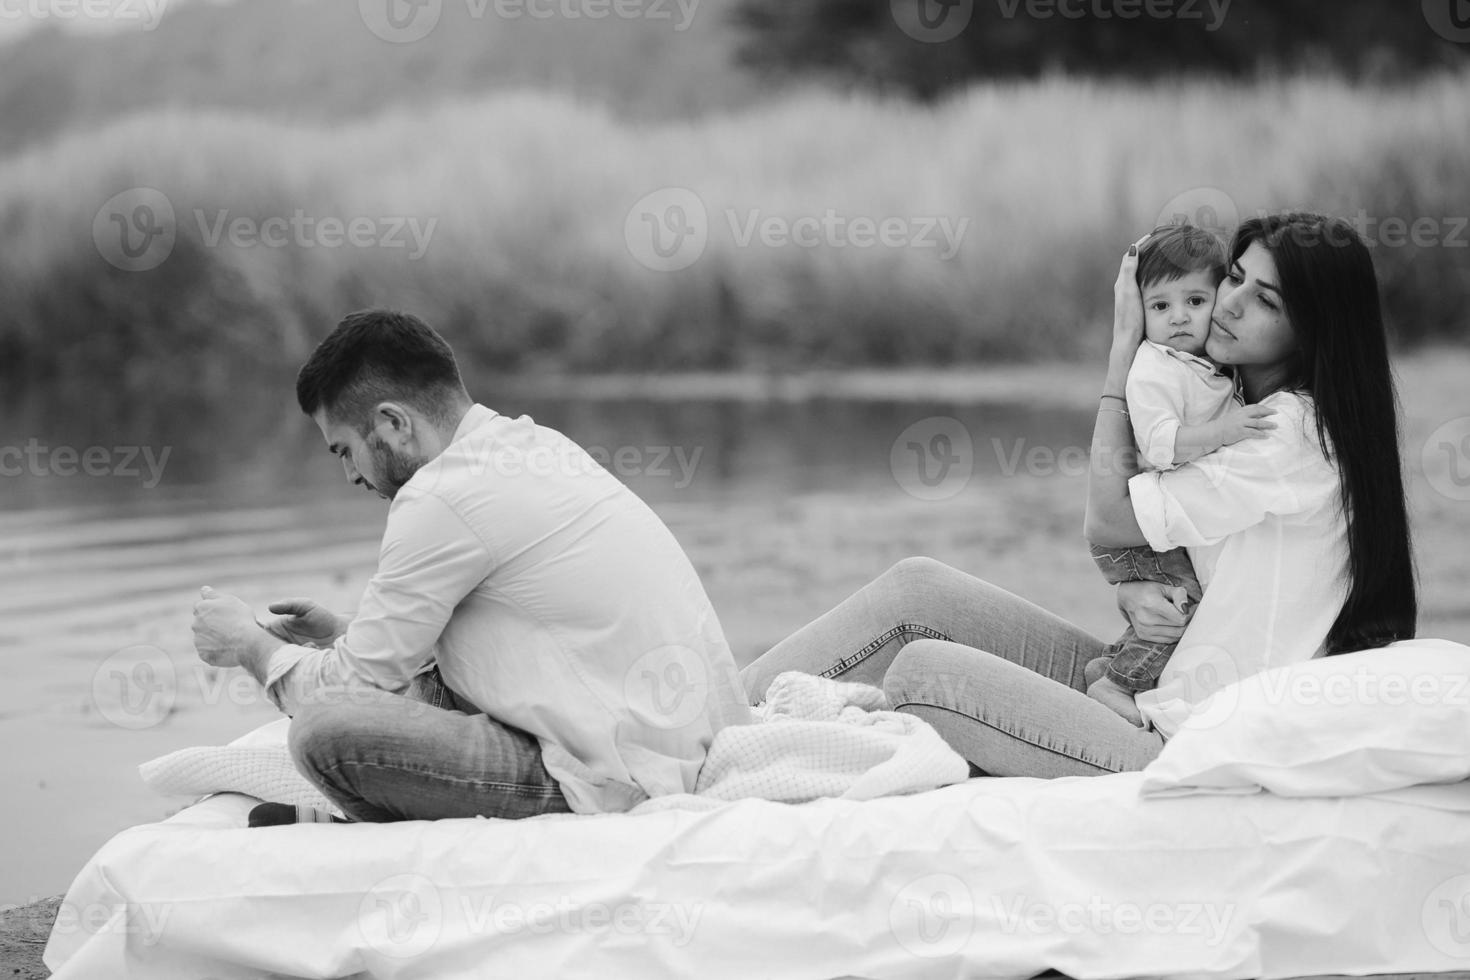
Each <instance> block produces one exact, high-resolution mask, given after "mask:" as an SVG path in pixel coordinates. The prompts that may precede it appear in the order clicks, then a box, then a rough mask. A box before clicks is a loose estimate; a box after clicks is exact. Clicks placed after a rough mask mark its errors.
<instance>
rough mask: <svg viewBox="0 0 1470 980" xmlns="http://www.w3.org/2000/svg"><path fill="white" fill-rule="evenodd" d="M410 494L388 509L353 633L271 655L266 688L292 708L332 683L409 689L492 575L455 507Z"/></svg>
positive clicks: (277, 700)
mask: <svg viewBox="0 0 1470 980" xmlns="http://www.w3.org/2000/svg"><path fill="white" fill-rule="evenodd" d="M405 493H407V494H412V495H411V496H410V497H407V498H405V499H401V500H395V501H394V506H393V508H392V510H391V511H390V512H389V519H388V527H387V530H386V531H385V533H384V536H383V547H382V550H381V552H380V553H379V555H378V570H377V572H376V573H375V574H374V575H373V578H372V580H371V581H370V582H369V583H368V586H367V589H366V591H364V592H363V596H362V604H361V605H360V606H359V608H358V610H357V616H356V617H355V618H354V619H353V620H352V624H351V625H350V626H349V627H348V628H347V632H346V633H344V634H343V635H342V636H341V637H340V638H338V640H337V642H336V643H334V644H333V645H332V646H330V647H327V648H325V649H321V650H314V649H311V648H309V647H302V646H294V645H287V646H284V647H281V648H280V649H279V650H277V651H276V652H275V653H274V654H272V655H271V659H270V662H269V665H268V668H267V671H266V678H265V688H266V694H267V696H268V697H269V698H270V699H271V701H272V702H273V703H274V704H275V705H276V706H277V707H278V708H280V709H281V710H282V711H284V712H286V713H287V714H294V713H295V711H296V709H297V708H298V707H300V706H301V705H302V704H305V703H308V702H309V701H310V700H311V699H312V697H313V695H314V694H316V693H317V692H319V691H321V690H323V689H327V688H341V687H375V688H378V689H380V690H384V691H390V692H395V693H399V692H402V691H404V690H405V689H406V688H407V687H408V685H409V682H410V681H411V680H412V679H413V677H414V675H415V674H417V673H418V672H419V671H420V670H421V669H422V668H423V667H424V665H425V664H427V663H428V662H429V661H430V660H431V659H433V657H434V648H435V644H436V643H437V642H438V640H439V637H440V635H441V634H442V633H443V632H444V627H445V625H446V624H447V623H448V622H449V617H450V616H451V615H452V614H453V613H454V609H455V607H456V606H458V605H459V603H460V602H461V600H463V599H464V597H465V596H467V595H469V594H470V592H471V591H473V590H474V588H475V587H476V586H477V585H479V584H480V583H481V582H483V581H484V580H485V578H486V577H487V576H488V575H489V574H490V572H491V570H492V561H491V556H490V553H489V551H488V550H487V549H486V547H485V545H484V543H483V542H482V541H481V540H480V538H479V536H478V535H476V534H475V532H474V530H473V529H472V528H470V527H469V526H468V525H467V524H465V522H464V520H463V519H462V518H460V516H459V515H458V513H456V512H455V510H454V508H453V507H451V506H450V505H449V504H448V503H446V502H445V501H444V500H442V499H441V498H439V497H438V496H436V495H434V494H429V493H422V492H416V491H411V490H409V489H408V488H405V489H404V490H402V491H400V496H402V495H403V494H405Z"/></svg>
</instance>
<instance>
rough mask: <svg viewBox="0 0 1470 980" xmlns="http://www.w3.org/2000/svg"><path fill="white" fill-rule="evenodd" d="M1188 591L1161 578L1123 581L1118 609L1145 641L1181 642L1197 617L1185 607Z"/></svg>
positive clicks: (1119, 588)
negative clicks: (1191, 620)
mask: <svg viewBox="0 0 1470 980" xmlns="http://www.w3.org/2000/svg"><path fill="white" fill-rule="evenodd" d="M1188 602H1189V594H1188V593H1187V592H1185V591H1184V589H1183V588H1181V587H1180V586H1177V585H1176V586H1169V585H1164V584H1162V583H1160V582H1124V583H1123V584H1122V585H1120V586H1118V609H1119V610H1121V611H1122V613H1123V615H1124V616H1125V617H1126V618H1127V620H1128V622H1129V623H1131V624H1133V631H1134V632H1135V633H1137V634H1138V638H1139V639H1140V640H1143V641H1144V642H1145V643H1178V642H1179V638H1180V637H1181V636H1183V635H1184V627H1185V626H1187V625H1189V621H1190V619H1191V618H1193V617H1194V610H1193V609H1190V610H1189V611H1188V612H1186V611H1185V609H1184V607H1185V606H1186V605H1187V604H1188Z"/></svg>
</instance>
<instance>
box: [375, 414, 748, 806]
mask: <svg viewBox="0 0 1470 980" xmlns="http://www.w3.org/2000/svg"><path fill="white" fill-rule="evenodd" d="M445 604H452V606H450V608H449V609H444V608H437V607H442V606H444V605H445ZM375 606H376V607H380V608H372V607H375ZM446 611H447V612H448V613H449V615H448V621H447V623H446V624H445V625H444V626H443V630H442V634H441V635H440V636H439V637H438V638H437V642H436V643H434V645H433V650H432V656H434V657H435V658H436V659H437V661H438V666H439V670H440V673H441V675H442V677H443V679H444V681H445V683H447V684H448V685H449V686H450V688H452V689H453V690H454V691H455V692H456V693H457V694H458V695H460V696H461V697H463V698H464V699H466V700H468V701H470V702H472V703H473V704H474V705H475V706H476V707H478V708H480V709H481V710H482V711H484V712H485V713H486V714H488V715H490V716H491V717H493V718H495V719H497V720H498V721H501V722H503V723H505V724H508V725H513V726H515V727H518V728H521V729H524V730H525V731H527V732H529V733H530V734H532V735H534V736H535V737H536V738H537V739H538V741H539V742H540V743H541V748H542V760H543V762H544V763H545V765H546V768H547V770H548V771H549V772H550V773H551V774H552V775H553V776H554V777H555V778H556V779H557V781H558V783H560V785H561V787H562V791H563V793H564V794H565V795H566V797H567V801H568V803H569V804H570V805H571V806H572V808H573V809H574V810H576V811H579V812H601V811H618V810H624V809H627V808H628V807H630V806H633V805H635V804H637V803H638V802H641V801H642V800H643V799H644V798H645V797H646V796H657V795H664V794H668V793H680V792H692V791H693V789H694V783H695V778H696V776H697V775H698V772H699V768H700V765H701V764H702V763H703V761H704V754H705V751H706V749H707V748H708V746H709V743H710V741H711V740H712V739H713V737H714V735H715V733H716V732H718V731H719V730H720V729H721V728H723V727H724V726H726V725H729V724H744V723H747V722H748V721H749V720H750V715H749V710H748V707H747V701H746V696H745V692H744V688H743V686H742V685H741V683H740V679H739V674H738V671H737V669H736V666H735V662H734V659H733V657H732V655H731V653H730V650H729V646H728V644H727V643H726V641H725V637H724V633H723V630H722V629H721V627H720V623H719V619H718V617H717V616H716V614H715V611H714V609H713V608H712V606H711V605H710V602H709V599H708V597H707V596H706V594H705V592H704V588H703V586H702V585H701V584H700V581H699V577H698V575H697V574H696V572H695V570H694V568H693V566H692V565H691V563H690V562H689V559H688V557H687V556H686V555H685V554H684V552H683V550H682V549H681V548H680V547H679V544H678V542H677V541H676V540H675V539H674V537H673V535H672V534H671V533H670V531H669V530H668V528H667V527H666V526H665V525H664V524H663V522H662V521H661V520H659V518H658V517H657V516H656V515H655V514H654V513H653V511H652V510H650V509H649V508H648V506H647V505H646V504H644V503H643V501H641V500H640V499H639V498H638V497H637V496H636V495H635V494H634V493H633V492H632V491H630V490H628V489H627V488H626V487H625V486H623V485H622V484H621V483H619V482H618V481H617V480H616V479H615V478H614V477H613V476H612V475H611V474H609V473H608V472H607V471H606V470H604V469H602V467H600V466H598V465H597V463H596V462H595V461H594V460H592V459H591V457H590V456H588V455H587V454H586V453H585V452H584V451H582V449H581V448H580V447H578V446H577V445H576V444H575V443H573V442H572V441H571V440H569V439H567V438H566V437H565V436H563V435H562V434H561V433H559V432H557V431H555V430H553V429H549V428H546V427H545V426H538V425H536V424H535V423H534V422H533V421H532V420H531V419H530V418H529V417H526V416H522V417H520V418H518V419H510V418H507V417H505V416H502V415H498V414H496V413H495V412H493V411H491V410H490V409H488V408H485V407H483V406H480V405H476V406H474V407H473V408H471V409H470V411H469V413H468V414H467V415H466V416H465V418H464V420H463V421H462V422H461V424H460V426H459V428H458V430H457V431H456V433H455V437H454V440H453V441H452V442H451V443H450V445H449V446H447V447H446V448H445V450H444V452H443V453H441V454H440V455H439V456H438V457H436V458H435V459H433V460H431V461H430V462H428V463H426V464H425V465H424V466H422V467H421V468H420V469H419V470H418V472H417V473H415V474H414V476H413V477H412V479H410V480H409V481H408V482H407V483H406V484H405V485H404V486H403V488H402V489H401V490H400V491H399V493H398V494H397V496H396V497H395V498H394V502H393V506H392V508H391V509H390V511H389V518H388V528H387V532H386V533H385V536H384V541H383V552H382V555H381V557H380V565H379V574H378V575H377V576H375V578H374V580H373V582H372V583H371V584H370V585H369V588H368V592H367V594H365V596H364V607H363V609H361V610H359V618H360V619H361V618H362V617H363V616H364V615H366V616H369V617H371V616H374V615H377V614H384V615H390V616H392V617H393V618H395V619H399V620H409V621H413V620H416V619H418V620H422V621H424V622H425V623H426V624H427V623H429V622H433V621H435V619H436V618H437V619H438V621H439V622H443V619H442V616H443V614H444V612H446ZM354 625H356V624H354ZM347 639H348V641H349V644H350V643H351V642H352V639H353V637H352V631H349V635H348V638H347Z"/></svg>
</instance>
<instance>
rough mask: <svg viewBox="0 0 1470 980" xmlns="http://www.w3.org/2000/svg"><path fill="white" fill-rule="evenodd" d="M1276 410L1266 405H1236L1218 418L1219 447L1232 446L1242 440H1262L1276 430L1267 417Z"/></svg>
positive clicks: (1274, 424)
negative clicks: (1268, 433)
mask: <svg viewBox="0 0 1470 980" xmlns="http://www.w3.org/2000/svg"><path fill="white" fill-rule="evenodd" d="M1275 414H1276V409H1274V408H1270V407H1269V406H1266V405H1237V406H1236V407H1235V408H1232V409H1231V410H1230V411H1228V412H1226V413H1225V414H1224V415H1222V416H1221V417H1220V445H1222V446H1233V445H1235V444H1236V443H1237V442H1240V441H1241V440H1243V439H1264V438H1266V435H1267V430H1269V429H1274V428H1276V423H1275V422H1272V421H1271V420H1270V418H1269V416H1272V415H1275Z"/></svg>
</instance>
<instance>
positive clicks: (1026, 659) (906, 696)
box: [740, 558, 1164, 777]
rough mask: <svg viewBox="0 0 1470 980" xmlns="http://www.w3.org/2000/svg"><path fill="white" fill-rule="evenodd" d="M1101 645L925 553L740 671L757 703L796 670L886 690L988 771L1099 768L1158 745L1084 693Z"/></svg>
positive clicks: (1132, 761)
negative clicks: (785, 674)
mask: <svg viewBox="0 0 1470 980" xmlns="http://www.w3.org/2000/svg"><path fill="white" fill-rule="evenodd" d="M1105 646H1106V644H1105V643H1103V641H1102V640H1099V639H1097V638H1096V637H1094V636H1092V635H1091V634H1089V633H1087V632H1085V631H1083V630H1081V629H1078V628H1077V627H1076V626H1073V625H1072V624H1071V623H1068V622H1067V621H1066V620H1064V619H1061V618H1059V617H1057V616H1054V615H1052V614H1051V613H1049V612H1047V611H1046V610H1044V609H1042V608H1040V607H1039V606H1035V605H1033V604H1031V603H1030V602H1027V601H1026V600H1025V599H1022V598H1020V597H1018V596H1014V595H1012V594H1011V593H1009V592H1006V591H1005V590H1003V589H998V588H996V587H995V586H993V585H990V584H989V583H987V582H984V581H981V580H980V579H977V578H974V577H973V576H970V575H966V574H965V573H963V572H960V571H957V570H956V569H953V568H950V567H949V566H948V565H944V564H941V563H940V562H937V561H934V560H932V559H929V558H908V559H905V560H904V561H901V562H899V563H898V564H897V565H894V566H893V567H892V568H891V569H889V570H888V571H887V572H885V573H884V574H883V575H881V576H879V577H878V578H877V579H876V580H874V581H873V582H871V583H869V584H868V585H867V586H865V587H863V588H862V589H861V590H859V591H858V592H857V593H856V594H854V595H853V596H851V597H850V598H848V599H846V600H844V601H843V602H842V603H841V604H840V605H838V606H837V608H835V609H833V610H832V611H831V612H829V613H827V614H826V615H825V616H823V617H821V618H820V619H818V620H816V621H815V622H813V623H811V624H809V625H808V626H805V627H803V628H802V629H801V630H798V631H797V632H796V633H795V634H793V635H792V636H790V637H788V638H787V639H785V640H783V641H781V642H780V643H778V644H777V645H776V646H774V647H772V648H771V650H770V651H768V652H767V653H765V654H764V655H763V656H761V657H760V658H759V659H758V660H756V661H755V662H754V663H752V664H751V665H750V666H748V667H746V668H745V670H743V671H742V672H741V675H740V676H741V679H742V680H743V681H744V683H745V689H746V691H747V693H748V694H749V696H750V700H751V702H752V703H753V704H756V703H759V702H760V701H762V700H763V699H764V698H765V693H766V689H767V688H768V687H769V686H770V684H771V681H772V680H773V679H774V678H775V677H776V675H777V674H780V673H782V672H783V671H788V670H795V671H800V672H802V673H807V674H820V675H821V676H823V677H833V678H840V679H841V680H844V681H859V682H862V683H867V684H872V685H875V686H879V687H882V688H883V691H884V693H885V694H886V695H887V696H888V702H889V704H890V705H891V706H892V707H893V708H894V709H895V710H898V711H903V712H907V713H909V714H913V715H917V716H918V717H919V718H922V719H923V720H924V721H927V722H929V724H931V725H932V726H934V728H935V729H936V730H938V732H939V734H940V735H941V736H943V737H944V740H945V741H946V742H948V743H949V744H950V745H951V746H953V747H954V749H955V750H956V751H958V752H959V753H960V755H962V756H964V757H965V758H966V759H968V760H969V761H970V764H971V765H972V766H974V767H977V768H978V769H979V770H980V771H981V772H982V773H985V774H989V775H992V776H1041V777H1053V776H1096V775H1102V774H1104V773H1112V772H1123V771H1128V770H1136V769H1142V768H1143V767H1144V766H1146V765H1147V764H1148V763H1149V762H1150V761H1151V760H1152V759H1153V758H1154V756H1156V755H1158V753H1159V750H1160V749H1161V748H1162V747H1163V744H1164V743H1163V738H1162V736H1160V735H1159V734H1158V733H1157V732H1154V731H1146V730H1144V729H1142V728H1138V727H1135V726H1134V725H1133V724H1132V723H1131V722H1129V721H1128V720H1127V719H1125V718H1123V717H1122V716H1120V715H1118V714H1115V713H1114V712H1113V711H1112V710H1111V709H1109V708H1108V707H1106V706H1105V705H1103V704H1101V703H1100V702H1098V701H1094V700H1093V699H1092V698H1089V697H1088V696H1087V694H1086V682H1085V680H1084V678H1083V667H1084V666H1085V665H1086V664H1087V662H1088V661H1089V660H1091V659H1093V658H1094V657H1097V656H1100V655H1102V653H1103V650H1104V648H1105Z"/></svg>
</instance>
